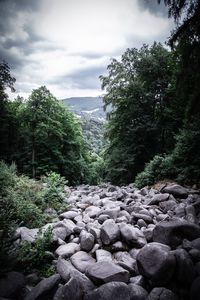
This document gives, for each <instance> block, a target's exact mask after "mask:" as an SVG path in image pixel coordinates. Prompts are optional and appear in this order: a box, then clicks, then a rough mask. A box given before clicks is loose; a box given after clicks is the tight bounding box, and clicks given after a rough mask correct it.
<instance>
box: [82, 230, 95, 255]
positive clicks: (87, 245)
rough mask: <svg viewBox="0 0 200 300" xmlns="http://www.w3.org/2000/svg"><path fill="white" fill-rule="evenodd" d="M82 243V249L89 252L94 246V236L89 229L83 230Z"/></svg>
mask: <svg viewBox="0 0 200 300" xmlns="http://www.w3.org/2000/svg"><path fill="white" fill-rule="evenodd" d="M80 245H81V249H82V250H85V251H87V252H89V251H90V250H91V249H92V248H93V247H94V236H93V235H92V234H91V233H89V232H87V231H84V230H83V231H81V234H80Z"/></svg>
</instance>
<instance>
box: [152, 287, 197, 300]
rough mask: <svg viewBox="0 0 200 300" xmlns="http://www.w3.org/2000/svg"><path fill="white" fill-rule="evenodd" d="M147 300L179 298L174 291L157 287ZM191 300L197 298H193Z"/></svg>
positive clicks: (176, 299) (173, 299)
mask: <svg viewBox="0 0 200 300" xmlns="http://www.w3.org/2000/svg"><path fill="white" fill-rule="evenodd" d="M147 300H178V298H177V297H176V295H175V294H174V293H173V292H172V291H170V290H168V289H166V288H164V287H156V288H154V289H153V290H152V291H151V293H150V294H149V295H148V297H147ZM191 300H195V299H193V298H191Z"/></svg>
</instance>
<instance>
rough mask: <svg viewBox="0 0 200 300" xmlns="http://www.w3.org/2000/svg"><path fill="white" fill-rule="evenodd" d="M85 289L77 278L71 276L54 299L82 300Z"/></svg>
mask: <svg viewBox="0 0 200 300" xmlns="http://www.w3.org/2000/svg"><path fill="white" fill-rule="evenodd" d="M83 294H84V293H83V290H82V287H81V284H80V282H79V280H78V279H77V278H71V279H70V280H69V281H68V282H67V283H66V284H65V285H64V286H62V287H60V288H59V289H58V290H57V292H56V295H55V296H54V298H53V300H61V299H65V300H82V299H83Z"/></svg>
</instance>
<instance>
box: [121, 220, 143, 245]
mask: <svg viewBox="0 0 200 300" xmlns="http://www.w3.org/2000/svg"><path fill="white" fill-rule="evenodd" d="M120 232H121V237H122V240H124V241H125V242H126V243H127V244H128V245H129V246H131V247H136V248H141V247H143V246H144V245H146V243H147V241H146V239H145V236H144V234H143V233H142V231H141V230H140V229H138V228H135V227H134V226H132V225H130V224H124V223H122V224H120Z"/></svg>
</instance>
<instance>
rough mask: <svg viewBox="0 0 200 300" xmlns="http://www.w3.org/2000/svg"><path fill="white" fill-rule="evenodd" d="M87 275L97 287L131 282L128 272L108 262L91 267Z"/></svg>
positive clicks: (101, 262)
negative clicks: (112, 283) (110, 283)
mask: <svg viewBox="0 0 200 300" xmlns="http://www.w3.org/2000/svg"><path fill="white" fill-rule="evenodd" d="M86 275H87V276H88V277H89V278H90V279H91V280H92V281H93V282H94V283H96V284H97V285H100V284H103V283H107V282H111V281H121V282H128V280H129V272H128V271H127V270H125V269H124V268H122V267H120V266H118V265H116V264H114V263H112V262H108V261H100V262H97V263H95V264H94V265H92V266H90V267H89V268H88V269H87V271H86Z"/></svg>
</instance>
